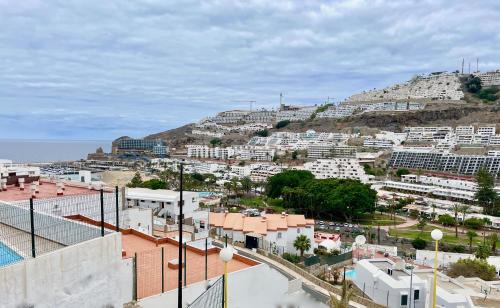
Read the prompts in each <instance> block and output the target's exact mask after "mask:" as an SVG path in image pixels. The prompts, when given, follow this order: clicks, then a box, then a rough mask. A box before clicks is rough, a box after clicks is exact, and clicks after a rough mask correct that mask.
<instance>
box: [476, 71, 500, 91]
mask: <svg viewBox="0 0 500 308" xmlns="http://www.w3.org/2000/svg"><path fill="white" fill-rule="evenodd" d="M474 75H475V76H477V77H479V79H481V84H482V85H483V87H490V86H500V70H496V71H492V72H484V73H476V74H474Z"/></svg>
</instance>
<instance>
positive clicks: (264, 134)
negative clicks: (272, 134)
mask: <svg viewBox="0 0 500 308" xmlns="http://www.w3.org/2000/svg"><path fill="white" fill-rule="evenodd" d="M255 135H256V136H259V137H267V136H269V131H268V130H267V129H263V130H259V131H257V132H255Z"/></svg>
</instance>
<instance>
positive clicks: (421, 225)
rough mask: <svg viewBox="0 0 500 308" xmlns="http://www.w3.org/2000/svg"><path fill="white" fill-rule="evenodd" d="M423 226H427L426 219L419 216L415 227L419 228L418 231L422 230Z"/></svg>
mask: <svg viewBox="0 0 500 308" xmlns="http://www.w3.org/2000/svg"><path fill="white" fill-rule="evenodd" d="M425 226H427V221H425V218H423V217H421V218H420V219H419V221H418V224H417V228H418V229H419V230H420V233H422V232H424V228H425Z"/></svg>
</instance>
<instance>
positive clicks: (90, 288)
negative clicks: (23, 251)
mask: <svg viewBox="0 0 500 308" xmlns="http://www.w3.org/2000/svg"><path fill="white" fill-rule="evenodd" d="M121 247H122V246H121V234H119V233H112V234H109V235H106V236H105V237H99V238H96V239H93V240H90V241H86V242H82V243H80V244H76V245H73V246H68V247H66V248H62V249H59V250H56V251H54V252H51V253H48V254H45V255H42V256H40V257H37V258H35V259H29V260H26V261H23V262H20V263H16V264H13V265H10V266H6V267H3V268H0V294H1V296H0V307H28V306H31V305H32V306H33V307H37V308H44V307H47V308H49V307H50V308H52V307H89V308H90V307H92V308H94V307H104V306H106V305H109V306H110V307H111V306H112V307H121V306H122V305H123V297H122V287H121V285H120V284H121V282H122V281H121V280H120V277H123V276H126V275H127V274H126V273H127V272H126V271H123V267H122V265H123V263H122V257H121ZM130 273H131V272H130Z"/></svg>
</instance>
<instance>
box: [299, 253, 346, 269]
mask: <svg viewBox="0 0 500 308" xmlns="http://www.w3.org/2000/svg"><path fill="white" fill-rule="evenodd" d="M350 259H352V250H351V251H349V252H347V253H344V254H341V255H329V256H311V257H309V258H307V259H305V260H304V265H305V266H312V265H315V264H318V263H320V264H321V265H324V264H327V265H334V264H337V263H341V262H344V261H347V260H350Z"/></svg>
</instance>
